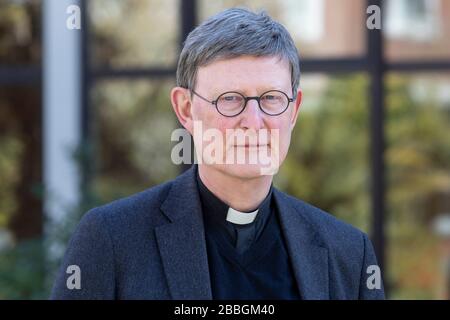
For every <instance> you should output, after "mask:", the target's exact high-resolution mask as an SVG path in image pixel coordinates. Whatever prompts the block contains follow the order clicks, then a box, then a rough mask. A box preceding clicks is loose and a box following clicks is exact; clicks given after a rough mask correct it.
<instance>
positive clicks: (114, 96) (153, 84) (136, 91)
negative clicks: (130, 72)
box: [92, 80, 181, 201]
mask: <svg viewBox="0 0 450 320" xmlns="http://www.w3.org/2000/svg"><path fill="white" fill-rule="evenodd" d="M173 86H174V81H173V80H170V81H162V80H154V81H147V80H145V81H120V80H116V81H114V80H108V81H103V82H99V83H98V84H97V85H96V86H95V87H94V90H93V94H92V97H93V100H92V101H93V108H94V109H95V112H96V121H95V123H94V126H95V128H96V130H95V131H96V137H95V141H96V148H95V149H96V159H97V170H96V175H95V179H94V187H95V188H94V189H95V190H96V192H97V193H98V195H99V196H100V197H101V198H102V199H104V201H108V200H111V199H116V198H118V197H121V196H124V195H129V194H131V193H134V192H137V191H141V190H143V189H146V188H149V187H151V186H153V185H156V184H158V183H162V182H164V181H166V180H169V179H171V178H174V177H175V176H176V175H177V174H178V173H179V171H180V170H181V168H179V167H178V166H176V165H174V164H173V163H172V161H171V157H170V156H171V149H172V146H173V144H172V142H171V140H170V139H171V133H172V130H174V129H175V128H177V126H178V122H177V121H176V117H175V115H174V112H173V109H172V106H171V103H170V96H169V93H170V90H171V88H172V87H173Z"/></svg>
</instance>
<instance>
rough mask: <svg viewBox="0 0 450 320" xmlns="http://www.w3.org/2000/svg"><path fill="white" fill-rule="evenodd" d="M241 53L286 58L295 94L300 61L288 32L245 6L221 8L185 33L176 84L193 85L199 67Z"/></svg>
mask: <svg viewBox="0 0 450 320" xmlns="http://www.w3.org/2000/svg"><path fill="white" fill-rule="evenodd" d="M244 55H249V56H256V57H260V56H278V57H280V59H286V60H287V61H288V62H289V65H290V69H291V85H292V90H293V93H294V95H295V93H296V91H297V88H298V85H299V81H300V64H299V55H298V51H297V48H296V47H295V44H294V41H293V40H292V38H291V36H290V34H289V32H288V31H287V30H286V28H285V27H283V26H282V25H281V24H280V23H278V22H276V21H274V20H273V19H272V18H271V17H270V16H269V15H267V13H266V12H265V11H261V12H258V13H255V12H252V11H250V10H248V9H245V8H231V9H227V10H225V11H222V12H220V13H218V14H216V15H214V16H212V17H210V18H209V19H207V20H206V21H204V22H203V23H202V24H200V25H199V26H197V27H196V28H195V29H194V30H193V31H191V32H190V33H189V35H188V37H187V38H186V41H185V42H184V46H183V50H182V51H181V54H180V58H179V60H178V67H177V85H178V86H180V87H183V88H189V89H194V88H195V86H196V78H197V70H198V68H199V67H201V66H206V65H207V64H209V63H212V62H213V61H217V60H222V59H230V58H235V57H239V56H244Z"/></svg>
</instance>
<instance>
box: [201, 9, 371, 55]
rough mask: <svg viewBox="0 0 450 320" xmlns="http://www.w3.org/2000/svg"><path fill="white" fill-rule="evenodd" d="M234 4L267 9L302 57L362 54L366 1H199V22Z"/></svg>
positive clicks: (363, 50) (363, 52) (363, 51)
mask: <svg viewBox="0 0 450 320" xmlns="http://www.w3.org/2000/svg"><path fill="white" fill-rule="evenodd" d="M233 6H246V7H248V8H251V9H253V10H260V9H264V10H266V11H267V12H268V13H269V14H270V15H271V16H272V17H273V18H274V19H276V20H278V21H279V22H281V23H282V24H283V25H284V26H285V27H286V28H287V29H288V31H289V32H290V33H291V35H292V37H293V39H294V41H295V43H296V45H297V48H298V49H299V52H300V56H301V57H302V58H309V57H311V58H319V57H334V58H335V57H343V56H344V57H346V56H361V55H364V54H365V49H364V48H365V34H366V21H365V19H366V14H365V12H366V10H365V8H366V7H365V1H360V0H346V1H334V0H290V1H286V0H278V1H273V0H225V1H217V2H216V1H206V0H199V10H200V13H199V15H200V18H201V21H203V20H204V19H205V18H207V17H209V16H211V15H213V14H215V13H218V12H219V11H222V10H224V9H226V8H230V7H233Z"/></svg>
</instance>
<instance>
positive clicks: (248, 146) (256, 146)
mask: <svg viewBox="0 0 450 320" xmlns="http://www.w3.org/2000/svg"><path fill="white" fill-rule="evenodd" d="M268 146H269V145H268V144H245V145H235V146H234V147H235V148H265V147H268Z"/></svg>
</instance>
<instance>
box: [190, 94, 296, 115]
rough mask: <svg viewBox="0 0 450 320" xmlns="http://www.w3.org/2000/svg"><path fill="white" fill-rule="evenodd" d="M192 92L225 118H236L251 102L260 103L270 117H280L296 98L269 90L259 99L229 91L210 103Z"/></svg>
mask: <svg viewBox="0 0 450 320" xmlns="http://www.w3.org/2000/svg"><path fill="white" fill-rule="evenodd" d="M191 91H192V92H193V93H194V94H195V95H196V96H197V97H199V98H200V99H202V100H204V101H206V102H209V103H211V104H212V105H214V106H215V107H216V109H217V112H219V113H220V114H221V115H223V116H225V117H235V116H237V115H239V114H240V113H242V111H244V109H245V107H246V106H247V102H248V101H249V100H252V99H254V100H256V101H258V106H259V109H261V111H262V112H264V113H265V114H267V115H269V116H278V115H280V114H282V113H283V112H285V111H286V110H287V108H288V107H289V103H291V102H293V101H294V98H289V96H288V95H287V94H286V93H284V92H283V91H279V90H269V91H266V92H264V93H263V94H261V95H260V96H259V97H246V96H244V95H242V94H240V93H239V92H235V91H228V92H225V93H222V94H221V95H220V96H219V97H218V98H217V99H216V100H213V101H209V100H208V99H206V98H204V97H202V96H201V95H199V94H198V93H197V92H195V91H194V90H192V89H191Z"/></svg>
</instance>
